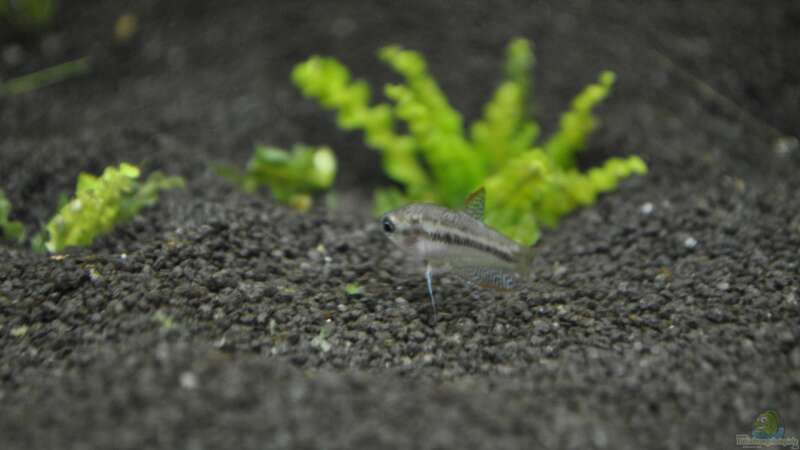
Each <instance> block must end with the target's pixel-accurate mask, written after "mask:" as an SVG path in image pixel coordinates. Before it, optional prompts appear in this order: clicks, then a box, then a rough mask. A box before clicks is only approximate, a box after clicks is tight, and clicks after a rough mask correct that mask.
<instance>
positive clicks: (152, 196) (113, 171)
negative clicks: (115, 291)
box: [38, 163, 184, 252]
mask: <svg viewBox="0 0 800 450" xmlns="http://www.w3.org/2000/svg"><path fill="white" fill-rule="evenodd" d="M139 175H140V171H139V168H138V167H136V166H134V165H131V164H127V163H122V164H120V165H119V167H113V166H111V167H106V169H105V170H104V171H103V174H102V175H101V176H99V177H96V176H94V175H91V174H88V173H81V174H80V175H79V176H78V183H77V187H76V188H75V196H74V197H72V198H71V199H69V200H68V201H67V202H66V204H64V205H63V206H62V207H61V208H60V210H59V211H58V213H57V214H56V215H55V216H54V217H53V218H52V219H50V222H48V223H47V226H46V232H47V241H46V242H45V244H44V246H45V248H46V249H47V250H48V251H50V252H59V251H61V250H63V249H64V248H67V247H73V246H86V245H89V244H91V243H92V242H93V241H94V239H95V238H96V237H98V236H100V235H102V234H105V233H108V232H109V231H111V229H112V228H114V226H115V225H117V224H118V223H121V222H125V221H127V220H130V219H132V218H133V217H134V216H135V215H136V214H137V213H138V212H139V211H140V210H141V209H142V208H145V207H148V206H152V205H154V204H155V203H156V202H157V201H158V195H159V192H160V191H161V190H164V189H173V188H177V187H182V186H184V180H183V178H181V177H175V176H169V177H168V176H164V175H163V174H161V173H160V172H154V173H152V174H151V175H150V176H149V177H148V178H147V180H146V181H144V182H143V183H142V182H139V180H138V179H139ZM38 240H39V241H40V242H41V241H43V240H44V239H43V238H42V237H40V238H39V239H38Z"/></svg>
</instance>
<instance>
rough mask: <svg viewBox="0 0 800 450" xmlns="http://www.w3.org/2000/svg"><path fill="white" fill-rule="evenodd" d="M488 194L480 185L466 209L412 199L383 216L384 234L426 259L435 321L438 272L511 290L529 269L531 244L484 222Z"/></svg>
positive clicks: (495, 287)
mask: <svg viewBox="0 0 800 450" xmlns="http://www.w3.org/2000/svg"><path fill="white" fill-rule="evenodd" d="M485 199H486V192H485V191H484V189H483V188H480V189H478V190H477V191H475V192H474V193H472V194H471V195H470V196H469V197H467V200H466V201H465V202H464V204H465V208H464V210H463V211H454V210H451V209H447V208H444V207H441V206H437V205H431V204H423V203H414V204H411V205H408V206H404V207H402V208H399V209H396V210H394V211H391V212H388V213H386V214H384V216H383V217H382V218H381V229H382V230H383V233H384V234H385V235H386V237H388V238H389V240H391V241H392V242H394V243H395V244H397V245H398V246H399V247H400V248H402V249H403V250H405V251H406V252H408V253H410V254H412V255H413V256H415V257H417V258H419V259H420V260H422V261H424V263H425V279H426V281H427V284H428V294H429V295H430V297H431V304H432V306H433V315H434V320H436V298H435V297H434V295H433V286H432V285H433V275H434V274H441V273H453V274H455V275H457V276H459V277H460V278H462V279H464V280H466V281H467V282H468V283H470V284H474V285H478V286H481V287H489V288H494V289H500V290H510V289H513V288H514V287H515V286H516V285H517V284H518V283H519V282H520V281H521V280H522V279H523V278H526V277H527V275H528V273H529V268H528V267H529V265H530V261H531V258H532V257H533V251H532V249H531V248H530V247H523V246H521V245H519V244H517V243H516V242H514V241H512V240H511V239H509V238H507V237H505V236H503V235H502V234H500V233H498V232H497V231H495V230H494V229H492V228H489V227H488V226H487V225H486V224H484V223H483V207H484V203H485Z"/></svg>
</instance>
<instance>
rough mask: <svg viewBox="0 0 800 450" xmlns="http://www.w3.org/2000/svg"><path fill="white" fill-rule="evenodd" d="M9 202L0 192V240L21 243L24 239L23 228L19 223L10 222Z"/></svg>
mask: <svg viewBox="0 0 800 450" xmlns="http://www.w3.org/2000/svg"><path fill="white" fill-rule="evenodd" d="M10 214H11V202H9V201H8V199H7V198H6V195H5V193H4V192H3V191H0V239H8V240H11V241H17V242H22V241H23V240H24V239H25V228H24V227H23V226H22V224H21V223H20V222H17V221H14V220H11V219H9V218H8V216H9V215H10Z"/></svg>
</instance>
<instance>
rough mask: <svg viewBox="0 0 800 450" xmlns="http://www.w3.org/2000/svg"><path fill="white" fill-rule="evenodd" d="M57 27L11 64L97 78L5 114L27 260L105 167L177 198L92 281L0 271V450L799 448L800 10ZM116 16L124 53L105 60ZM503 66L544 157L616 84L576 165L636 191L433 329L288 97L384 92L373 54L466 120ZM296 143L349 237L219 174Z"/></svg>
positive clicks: (573, 222) (182, 8)
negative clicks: (749, 439)
mask: <svg viewBox="0 0 800 450" xmlns="http://www.w3.org/2000/svg"><path fill="white" fill-rule="evenodd" d="M75 3H77V2H62V4H63V10H62V13H61V14H60V15H59V18H58V23H57V24H56V31H54V32H53V33H51V34H49V35H48V36H47V38H46V39H45V42H46V45H45V44H42V42H41V41H40V40H39V39H36V38H23V39H22V41H21V42H22V45H21V47H16V50H15V51H18V50H22V51H23V56H24V58H23V60H22V62H19V63H16V64H14V65H12V64H10V63H9V62H8V61H7V60H6V61H4V62H0V64H3V65H2V66H0V68H2V72H0V77H3V78H5V77H8V76H12V75H15V74H19V73H25V72H28V71H31V70H34V69H36V68H40V67H43V66H46V65H48V64H52V63H55V62H60V61H63V60H65V59H67V58H70V57H76V56H80V55H82V54H86V53H89V54H91V55H92V56H93V58H94V59H95V61H97V62H96V64H95V69H94V71H93V73H92V75H91V76H89V77H86V78H83V79H79V80H73V81H70V82H66V83H63V84H60V85H57V86H53V87H50V88H47V89H43V90H41V91H39V92H35V93H32V94H28V95H24V96H19V97H14V98H4V99H2V100H0V137H1V139H0V157H1V158H2V159H0V188H1V189H3V190H5V191H6V193H7V194H8V196H9V198H10V199H11V201H12V202H13V204H14V205H15V209H14V217H15V218H18V219H20V220H22V221H24V222H25V223H26V225H27V226H28V228H29V229H31V230H33V229H35V228H36V227H38V224H39V223H41V222H42V221H44V220H46V219H47V217H48V216H49V215H50V214H51V212H52V211H53V210H54V209H55V207H56V205H57V203H58V194H59V193H60V192H69V191H70V190H71V189H72V187H73V185H74V180H75V177H76V176H77V174H78V173H79V172H80V171H93V172H98V171H99V170H101V169H102V167H104V166H106V165H109V164H113V163H117V162H119V161H121V160H128V161H131V162H134V163H137V164H140V165H142V166H143V167H145V168H147V169H148V170H150V169H162V170H165V171H168V172H173V173H180V174H183V175H184V176H186V177H187V178H188V179H189V181H190V182H189V187H188V189H186V190H184V191H181V192H173V193H169V194H168V195H166V196H165V197H164V198H163V201H162V203H160V204H159V205H158V206H157V207H155V208H152V209H150V210H147V211H146V212H145V213H144V214H143V215H142V216H141V217H139V218H137V219H136V220H135V221H134V222H132V223H130V224H126V225H124V226H121V227H119V228H118V229H117V230H116V231H115V232H114V233H112V234H111V235H109V236H107V237H104V238H102V239H100V240H99V241H98V242H96V243H95V245H93V246H92V247H91V248H89V249H82V250H74V251H69V252H67V254H66V255H64V256H63V257H61V256H59V257H47V256H43V255H37V254H34V253H32V252H31V251H29V250H28V249H27V248H26V247H20V246H16V245H13V244H9V243H3V244H0V448H2V449H4V450H5V449H17V448H20V449H21V448H57V449H85V448H165V449H177V448H185V449H206V448H207V449H212V448H237V449H238V448H289V447H291V448H331V449H332V448H369V449H372V448H398V447H405V448H412V447H413V448H549V449H562V448H581V449H594V448H608V449H643V448H652V449H658V448H671V449H686V448H693V449H720V448H736V446H735V435H736V434H749V433H750V431H751V429H752V421H753V419H754V417H755V416H756V415H757V414H758V413H759V412H761V411H763V410H765V409H776V410H777V411H779V412H780V414H781V416H782V417H783V420H784V426H785V428H786V434H787V436H800V419H798V418H800V346H798V340H800V328H798V325H800V320H799V314H798V313H799V312H800V306H798V302H800V287H799V286H800V283H798V282H799V281H800V263H798V249H799V248H800V198H799V197H798V195H797V192H798V191H799V190H800V176H798V170H800V150H798V149H797V148H796V147H793V146H792V145H785V143H786V142H790V141H789V140H785V139H784V140H780V139H779V137H780V136H781V135H788V136H792V135H793V136H797V135H798V134H800V125H799V124H800V54H798V52H797V43H798V42H800V7H798V3H797V2H792V1H784V2H748V3H745V2H736V3H734V2H723V1H716V2H670V3H669V4H667V3H655V2H653V3H651V4H648V5H647V6H638V5H636V4H634V3H633V2H623V1H617V2H594V3H590V2H586V1H568V2H553V3H546V2H536V3H531V2H527V1H524V2H486V3H478V2H463V3H458V4H456V3H453V4H452V5H451V6H437V3H434V2H419V4H416V5H410V6H409V5H406V4H402V5H401V2H396V3H388V2H381V3H379V2H370V3H367V2H364V3H363V4H362V3H356V2H354V3H352V4H351V3H349V2H336V3H333V2H331V3H322V2H319V3H317V2H314V3H306V2H291V3H290V2H287V4H285V5H283V6H277V5H278V4H277V3H275V4H273V5H272V6H264V2H255V1H253V2H236V6H222V5H223V4H225V2H211V1H201V2H198V1H191V2H190V1H174V2H158V1H155V0H149V1H140V2H121V1H102V2H101V1H86V2H80V3H81V6H77V5H76V4H75ZM442 4H444V3H442ZM334 5H336V6H334ZM455 5H458V6H455ZM126 10H132V11H135V12H136V13H137V14H138V15H139V17H140V24H141V27H140V35H139V36H138V38H137V39H136V40H135V42H133V43H131V44H129V45H127V46H124V47H117V46H113V45H111V44H105V42H107V41H109V33H110V29H111V27H112V25H113V21H114V19H115V18H116V17H117V15H119V14H120V13H121V12H123V11H126ZM517 35H521V36H526V37H529V38H531V39H532V40H533V41H534V42H535V43H536V50H537V53H536V54H537V62H538V65H537V69H536V91H537V109H538V110H539V111H540V113H541V115H542V119H543V123H544V124H545V126H547V127H550V129H552V126H553V124H555V123H556V120H557V117H558V112H559V111H560V110H562V109H563V108H564V107H565V105H566V104H567V102H568V101H569V99H570V98H571V96H572V95H573V94H574V93H575V92H576V91H577V90H578V89H579V88H580V87H581V86H583V85H584V84H585V83H587V82H589V81H591V80H593V79H594V78H595V77H596V75H597V73H598V72H599V71H600V70H601V69H603V68H610V69H612V70H614V71H616V72H617V74H618V77H619V82H618V85H617V86H616V88H615V93H614V96H613V98H611V99H610V100H609V101H608V102H607V103H606V104H605V105H604V106H603V108H602V112H601V114H602V117H603V120H604V122H603V124H604V125H603V128H602V129H601V130H600V131H599V132H598V134H597V136H596V137H595V139H593V140H592V143H591V146H590V149H589V150H588V151H587V152H586V154H585V155H584V158H583V161H582V163H583V164H586V165H590V164H595V163H597V162H599V161H601V160H602V159H604V158H606V157H609V156H612V155H620V154H628V153H636V154H640V155H642V156H643V157H644V158H645V159H646V160H647V161H648V163H649V165H650V167H651V173H650V174H648V175H647V176H646V177H642V178H637V179H632V180H629V181H627V182H625V183H624V184H623V185H622V186H621V187H620V189H619V191H617V192H615V193H613V194H610V195H607V196H604V197H602V198H601V199H600V200H599V201H598V203H597V205H595V206H594V207H592V208H589V209H585V210H582V211H579V212H577V213H576V214H574V215H572V216H570V217H569V218H567V219H566V220H565V221H564V222H563V223H562V225H561V226H560V227H559V228H558V229H557V230H554V231H551V232H548V233H546V234H545V236H544V238H543V239H542V240H541V241H540V242H539V243H538V244H537V247H538V249H539V256H538V258H537V259H536V261H535V267H534V271H535V274H536V280H537V281H536V283H534V284H533V285H532V286H530V287H529V288H526V289H523V290H521V291H520V292H515V293H511V294H496V293H493V292H481V293H480V294H479V299H477V300H476V299H473V298H472V293H471V292H470V291H468V290H467V289H466V288H465V287H463V286H462V285H461V284H460V283H458V282H457V281H455V280H444V282H443V283H442V285H441V287H440V288H439V289H440V290H439V292H440V294H441V295H442V297H443V301H442V302H441V304H440V311H439V321H438V323H437V324H435V326H434V325H433V324H432V323H431V321H430V309H429V303H428V299H427V294H426V292H425V287H424V283H423V279H422V277H421V275H420V274H418V273H414V272H413V271H409V270H408V267H407V264H405V263H404V261H403V259H402V255H400V254H398V253H397V251H395V249H393V248H392V246H391V245H390V243H388V242H387V241H386V240H385V239H384V238H383V237H382V236H381V234H380V232H379V230H378V228H377V227H376V226H375V225H374V223H373V221H372V219H371V218H370V216H369V214H368V213H369V211H368V209H367V208H366V207H364V206H363V205H364V204H365V203H366V201H367V200H368V199H369V195H370V191H371V189H372V188H373V187H374V186H376V185H380V184H383V183H385V182H386V181H385V179H383V178H381V175H380V174H379V173H378V171H377V167H378V160H377V158H376V157H375V155H374V153H371V152H369V151H368V150H366V149H365V148H364V146H363V144H362V143H361V142H360V141H359V137H358V136H356V135H352V134H346V133H341V132H339V131H337V130H336V129H335V126H334V124H333V120H332V119H331V117H330V115H328V114H325V113H322V112H320V111H319V110H318V108H317V106H316V105H315V104H313V103H312V102H306V101H303V100H302V99H301V98H300V96H299V95H298V94H297V93H296V92H295V90H294V88H293V87H292V85H291V84H290V82H289V80H288V73H289V70H290V69H291V66H292V65H293V64H294V63H296V62H298V61H300V60H302V59H303V58H305V57H307V56H308V55H310V54H312V53H323V54H331V55H335V56H337V57H339V58H341V59H342V60H343V61H345V62H346V63H347V64H348V65H349V66H350V67H351V68H353V70H354V72H356V73H357V74H358V75H360V76H365V77H368V78H369V79H370V80H371V81H372V82H373V84H374V85H377V84H379V83H383V82H385V81H387V80H389V79H390V78H391V75H390V74H389V73H388V71H387V70H386V69H385V68H384V67H382V66H381V65H380V64H379V63H378V62H377V61H376V58H374V52H375V50H376V49H377V48H378V47H379V46H380V45H382V44H385V43H391V42H397V43H401V44H403V45H405V46H407V47H411V48H416V49H419V50H421V51H423V52H424V53H425V54H426V56H427V57H428V58H429V61H430V65H431V70H432V72H433V73H434V74H435V76H436V77H437V79H439V80H441V83H442V85H443V88H444V89H445V91H446V92H447V93H448V95H449V97H450V98H451V99H452V102H453V103H454V104H455V105H456V107H458V108H459V109H460V110H461V111H464V114H465V116H466V117H467V118H468V119H471V118H474V117H476V116H477V115H478V114H479V113H480V107H481V105H482V103H483V102H484V101H485V99H486V98H487V97H488V95H489V94H490V92H491V90H492V88H493V86H494V84H495V83H496V82H497V76H498V73H499V65H500V63H501V60H502V52H503V47H504V45H505V43H506V42H507V41H508V40H509V39H510V38H511V37H512V36H517ZM12 37H13V36H11V35H10V34H9V33H7V32H2V31H0V39H5V40H4V41H3V44H2V47H3V48H7V47H8V46H10V45H16V44H11V43H10V42H11V40H10V39H11V38H12ZM17 38H18V36H17V37H14V40H15V41H17ZM0 50H2V49H0ZM709 87H710V88H713V90H710V89H709ZM734 105H735V106H734ZM300 141H302V142H308V143H314V144H322V143H327V144H330V145H331V146H333V147H334V148H335V149H336V150H337V152H338V154H339V157H340V160H341V165H342V173H341V176H340V177H339V179H338V181H337V183H338V185H337V191H338V192H339V193H340V197H341V200H342V201H341V202H340V203H341V207H340V208H339V209H337V210H333V211H329V210H325V209H323V208H318V209H316V210H315V211H314V212H312V213H310V214H307V215H302V214H298V213H295V212H293V211H290V210H287V209H286V208H284V207H283V206H280V205H278V204H275V203H273V202H272V201H271V200H270V199H269V198H267V197H266V196H263V197H256V196H248V195H245V194H242V193H239V192H236V191H234V190H232V189H231V188H230V187H229V186H228V185H226V184H225V183H224V182H223V181H221V180H219V179H218V178H217V177H215V176H214V175H212V174H211V173H210V170H209V169H208V164H207V163H208V162H209V161H212V160H220V161H226V162H233V163H237V164H241V163H243V161H244V160H245V159H246V158H247V156H248V155H249V153H250V152H251V150H252V146H253V143H255V142H267V143H272V144H277V145H288V144H291V143H293V142H300ZM781 142H783V143H784V144H781ZM352 282H356V283H359V284H360V285H362V286H363V292H362V293H361V294H358V295H355V296H349V295H347V294H346V293H345V291H344V289H343V287H344V285H346V284H347V283H352Z"/></svg>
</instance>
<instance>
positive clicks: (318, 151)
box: [217, 144, 336, 211]
mask: <svg viewBox="0 0 800 450" xmlns="http://www.w3.org/2000/svg"><path fill="white" fill-rule="evenodd" d="M217 172H218V173H220V174H221V175H222V176H224V177H226V178H228V179H229V180H231V181H233V182H235V183H237V184H239V185H240V186H241V187H242V188H243V189H244V190H245V191H247V192H255V191H256V190H258V188H259V187H261V186H268V187H269V190H270V192H272V195H273V196H274V197H275V198H276V199H277V200H279V201H281V202H284V203H287V204H289V205H290V206H291V207H293V208H295V209H298V210H300V211H306V210H308V209H309V208H310V207H311V204H312V197H311V192H312V191H316V190H323V189H327V188H329V187H330V186H331V185H332V184H333V180H334V178H335V177H336V156H334V154H333V151H331V149H330V148H328V147H316V148H315V147H310V146H307V145H302V144H297V145H295V146H294V147H292V150H291V151H290V152H287V151H285V150H281V149H279V148H275V147H268V146H258V147H256V150H255V152H254V153H253V156H252V157H251V158H250V161H249V162H248V163H247V167H246V168H245V171H244V173H241V172H240V171H238V170H237V169H235V168H231V167H227V166H218V167H217Z"/></svg>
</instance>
